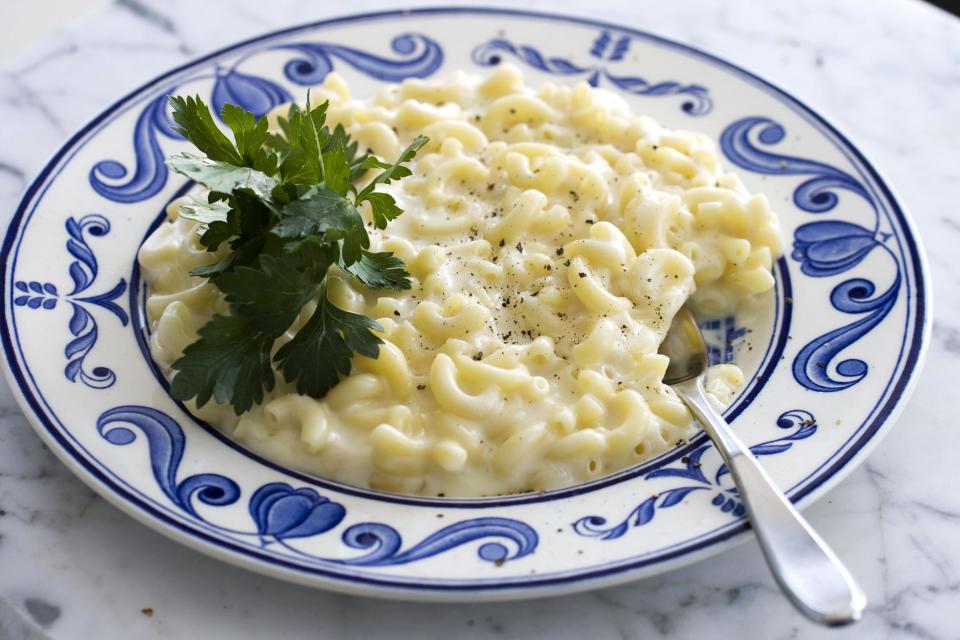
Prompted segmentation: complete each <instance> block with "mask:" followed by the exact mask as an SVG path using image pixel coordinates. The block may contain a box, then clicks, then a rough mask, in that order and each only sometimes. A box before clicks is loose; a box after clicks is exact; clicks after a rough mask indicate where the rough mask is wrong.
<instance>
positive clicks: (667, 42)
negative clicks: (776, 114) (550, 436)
mask: <svg viewBox="0 0 960 640" xmlns="http://www.w3.org/2000/svg"><path fill="white" fill-rule="evenodd" d="M437 14H439V15H456V14H484V15H494V16H496V15H503V16H510V17H521V18H533V19H538V20H545V21H559V22H565V23H572V24H574V25H579V26H584V25H585V26H592V27H599V28H603V29H610V30H614V31H618V32H622V33H625V34H629V35H631V36H634V37H638V38H641V39H644V40H647V41H653V42H655V43H657V44H659V45H662V46H666V47H668V48H671V49H678V50H681V51H683V52H685V53H688V54H692V55H693V56H695V57H697V58H699V59H701V60H705V61H707V62H710V63H712V64H714V65H717V66H719V67H721V68H724V69H725V70H727V71H730V72H732V73H733V74H734V75H738V76H740V77H742V78H743V79H744V80H745V81H748V82H751V83H753V84H756V85H759V87H760V88H761V89H762V90H764V91H765V92H768V93H772V94H774V95H775V96H776V97H778V98H779V99H780V100H781V101H782V102H783V103H785V104H786V105H787V106H789V107H793V110H794V111H799V113H800V115H802V116H804V117H805V118H807V119H808V120H812V121H813V123H814V124H815V125H816V126H817V128H820V129H823V130H826V132H828V133H829V134H831V135H832V136H834V137H835V138H836V142H838V143H839V144H840V145H841V146H842V148H843V149H845V150H847V151H848V152H850V153H851V154H852V156H853V157H854V159H855V160H856V162H857V163H859V164H860V165H861V167H862V169H864V170H865V171H866V174H867V176H868V177H869V178H870V179H871V180H872V181H873V182H874V184H875V186H876V187H877V188H878V190H879V191H880V193H881V194H882V195H883V197H884V199H885V200H887V201H888V202H889V203H890V204H891V205H892V209H893V210H892V213H893V214H894V217H895V218H896V219H897V221H898V223H899V224H900V225H901V226H902V228H903V231H904V232H905V233H904V240H905V241H906V245H907V249H908V251H905V252H904V262H905V264H909V266H910V267H911V270H912V272H913V279H912V282H913V284H915V285H916V292H915V293H914V296H913V297H914V301H913V305H914V306H915V309H916V318H915V319H914V322H913V325H914V326H913V332H912V334H913V335H912V336H909V337H908V338H907V339H906V340H905V341H904V347H905V351H906V352H907V354H906V356H905V358H904V360H903V370H902V371H901V372H900V374H899V376H897V377H893V378H891V379H890V381H889V382H888V383H887V384H888V385H889V386H892V387H893V389H892V390H891V391H890V392H889V397H888V398H887V399H886V401H885V402H882V403H878V404H877V405H875V406H874V408H873V410H872V412H873V413H874V414H875V415H874V416H873V417H872V418H868V419H867V420H865V421H864V422H865V424H868V426H867V427H866V428H863V432H862V433H861V434H860V435H859V436H858V437H857V443H856V445H855V446H851V447H849V448H848V449H847V451H845V452H843V454H842V455H840V456H838V457H837V458H836V459H835V460H833V461H832V462H830V461H829V460H828V463H825V464H824V466H825V467H826V468H825V469H823V470H820V471H819V472H817V475H816V477H815V478H814V479H813V480H812V481H811V482H809V484H807V485H806V486H804V487H802V488H801V489H800V490H798V491H794V492H792V493H791V495H790V499H791V500H792V501H793V502H795V503H796V504H797V505H798V507H801V508H802V507H805V506H807V505H809V504H810V503H812V502H813V501H814V500H816V499H817V498H819V497H821V496H822V495H823V494H824V493H826V492H827V491H829V490H830V489H831V488H833V487H834V486H836V484H838V483H839V482H840V481H842V480H843V479H844V478H845V477H847V476H848V475H849V474H850V473H851V472H852V471H853V470H854V469H855V468H856V467H857V466H858V465H859V464H861V463H862V462H863V460H864V459H865V458H866V457H867V456H868V455H869V454H870V453H871V452H872V451H873V449H874V448H875V447H876V446H877V445H878V444H879V442H880V440H882V438H883V437H885V436H886V434H887V432H889V430H890V428H892V426H893V424H894V423H895V421H896V419H897V418H898V417H899V415H900V414H901V412H902V411H903V409H904V406H905V405H906V403H907V401H908V400H909V398H910V396H911V395H912V392H913V390H914V388H915V386H916V383H917V380H918V379H919V376H920V373H921V371H922V368H923V363H924V361H925V357H926V352H927V350H928V348H929V343H930V334H931V326H932V317H933V313H932V295H931V294H932V291H931V282H930V276H929V264H928V259H927V255H926V252H925V250H924V247H923V242H922V238H921V237H920V235H919V234H918V230H917V226H916V222H915V221H914V219H913V217H912V216H911V214H910V212H909V210H908V209H907V208H906V207H905V206H904V205H903V204H902V200H901V199H900V198H899V197H898V193H897V192H896V190H895V189H894V187H893V186H892V185H891V184H890V183H889V182H888V181H887V180H885V179H884V176H883V174H882V173H881V172H880V171H879V170H878V169H877V168H876V167H875V166H874V164H873V163H872V162H870V161H869V160H868V159H867V158H866V157H865V156H864V154H863V152H862V151H861V150H860V148H859V147H858V146H856V145H854V144H853V142H852V141H851V140H850V138H849V137H848V136H847V135H846V134H845V133H843V132H842V130H840V129H839V128H838V127H837V126H836V125H834V124H832V123H831V122H830V121H829V120H828V119H827V118H826V117H825V116H823V115H821V112H820V111H817V110H814V109H812V108H811V107H809V106H808V105H807V104H806V103H805V102H803V101H802V100H799V99H798V98H796V97H795V96H794V95H792V94H791V93H789V92H787V91H785V90H783V89H781V88H780V87H778V86H776V85H774V84H772V83H771V82H769V81H767V80H765V79H764V78H762V77H760V76H758V75H756V74H754V73H753V72H751V71H749V70H747V69H744V68H743V67H741V66H740V65H738V64H735V63H732V62H729V61H727V60H725V59H723V58H721V57H719V56H716V55H713V54H711V53H709V52H707V51H704V50H703V49H701V48H700V47H698V46H693V45H688V44H685V43H683V42H679V41H676V40H673V39H670V38H666V37H663V36H660V35H657V34H655V33H651V32H649V31H646V30H645V29H640V28H634V27H631V26H625V25H618V24H613V23H610V22H606V21H603V20H596V19H592V18H585V17H581V16H577V15H573V14H567V13H563V12H549V11H530V10H520V9H511V8H505V7H478V6H436V7H421V8H415V9H396V10H385V11H373V12H363V13H352V14H348V15H341V16H336V17H332V18H327V19H324V20H317V21H312V22H308V23H303V24H298V25H294V26H291V27H286V28H282V29H278V30H274V31H269V32H266V33H262V34H259V35H256V36H253V37H251V38H247V39H245V40H242V41H239V42H235V43H232V44H229V45H226V46H224V47H221V48H218V49H216V50H214V51H211V52H209V53H207V54H204V55H202V56H198V57H196V58H192V59H190V60H189V61H187V62H185V63H183V64H181V65H178V66H176V67H174V68H172V69H170V70H168V71H166V72H164V73H162V74H159V75H157V76H154V77H152V78H151V79H150V80H148V81H147V82H145V83H143V84H142V85H140V86H138V87H137V88H135V89H133V90H132V91H130V92H128V93H126V94H125V95H123V96H122V97H120V98H119V99H117V100H115V101H114V102H113V103H112V104H110V105H109V106H108V107H106V108H104V109H103V110H101V111H100V112H99V113H98V114H97V115H96V116H94V117H93V118H92V119H91V120H89V121H88V122H87V123H86V124H85V125H84V126H82V127H81V128H80V129H79V130H78V131H77V132H76V133H74V134H73V135H72V136H70V137H69V138H68V139H67V140H66V142H64V143H63V144H62V145H61V146H60V147H59V148H58V149H57V150H56V151H55V152H54V153H53V154H52V155H51V156H50V157H49V159H48V160H47V161H46V162H45V163H44V164H43V167H42V169H41V170H40V171H39V172H38V174H37V176H36V177H35V178H34V180H32V181H31V183H30V184H29V185H28V186H27V188H26V189H25V190H24V192H23V194H22V195H21V197H20V199H19V203H18V204H17V207H16V209H15V211H14V213H13V215H12V216H11V218H10V222H9V224H8V226H7V229H6V232H5V234H4V240H3V244H2V249H0V259H2V260H3V262H4V264H6V258H7V257H8V255H9V254H10V251H11V248H12V246H13V244H14V243H15V240H16V236H17V235H18V234H17V232H18V231H19V230H20V228H21V227H20V223H21V222H22V218H23V215H24V213H25V211H26V209H27V208H28V205H29V204H30V203H31V202H32V201H33V199H34V197H35V196H36V195H37V191H38V189H40V187H42V186H43V184H44V182H45V181H46V180H47V178H48V177H50V173H51V171H52V170H53V169H54V168H55V165H57V164H58V163H59V162H60V161H61V160H62V159H63V157H64V156H65V155H66V154H67V153H68V152H69V151H70V150H71V149H72V148H73V147H74V146H75V145H76V144H77V143H78V142H79V141H80V140H82V139H83V138H84V137H85V136H87V135H88V134H89V133H91V132H92V131H93V130H95V129H96V128H97V127H98V126H99V125H100V124H101V123H102V122H103V121H104V120H105V119H106V118H108V117H109V116H110V115H112V114H113V113H114V112H115V111H116V110H117V109H119V108H122V107H123V106H124V104H125V103H127V102H129V101H130V100H131V99H133V98H135V97H136V96H138V95H139V94H141V93H144V92H147V91H149V90H150V89H152V88H155V87H156V85H158V84H160V83H162V82H164V81H165V80H167V79H169V78H171V77H173V76H175V75H177V74H179V73H182V72H184V71H187V70H189V69H191V68H195V67H197V66H199V65H202V64H203V63H205V62H208V61H209V60H211V59H214V58H217V57H219V56H222V55H224V54H228V53H230V52H234V51H237V50H241V49H243V48H245V47H248V46H250V45H252V44H255V43H258V42H261V41H265V40H269V39H272V38H278V37H282V36H285V35H289V34H292V33H296V32H298V31H311V30H317V29H322V28H324V27H329V26H332V25H338V24H344V23H350V22H363V21H374V20H380V19H390V18H407V17H410V16H416V15H437ZM908 258H910V260H909V261H908V260H907V259H908ZM5 271H6V268H5ZM6 285H7V282H6V278H5V277H4V278H3V279H2V280H0V296H2V295H4V294H5V292H6ZM908 304H909V303H908ZM0 320H2V323H0V334H2V335H0V338H2V342H3V351H4V355H5V357H4V358H3V370H4V372H5V375H6V377H7V382H8V383H9V386H10V388H11V391H12V394H13V396H14V397H15V398H16V400H17V402H18V404H19V405H20V408H21V409H22V410H23V412H24V416H25V417H26V418H27V420H28V422H29V423H30V425H31V427H32V428H33V429H34V431H36V432H37V433H38V434H39V435H40V437H41V439H42V440H43V441H44V443H45V444H47V446H49V447H50V449H51V450H52V451H53V452H54V454H55V455H56V456H57V457H58V458H59V459H60V460H61V462H63V463H64V464H65V465H66V466H67V467H68V468H69V469H70V470H71V471H72V472H73V473H74V474H75V475H77V476H78V477H79V478H80V479H81V480H83V481H84V482H85V483H86V484H87V485H88V486H90V487H91V488H93V489H94V490H95V491H96V492H97V493H98V494H99V495H101V496H102V497H104V498H105V499H106V500H107V501H108V502H110V503H111V504H113V505H114V506H117V507H118V508H120V509H121V510H122V511H123V512H125V513H127V514H129V515H131V516H133V517H134V518H135V519H136V520H137V521H139V522H141V523H143V524H146V525H147V526H149V527H150V528H152V529H154V530H155V531H158V532H159V533H162V534H163V535H166V536H167V537H170V538H173V539H175V540H176V541H178V542H180V543H181V544H184V545H185V546H187V547H190V548H192V549H196V550H198V551H201V552H203V553H205V554H207V555H210V556H213V557H216V558H218V559H221V560H224V561H227V562H229V563H231V564H234V565H237V566H242V567H244V568H247V569H251V570H254V571H257V572H260V573H266V574H268V575H273V576H275V577H282V578H284V579H287V580H290V581H293V582H297V583H300V584H304V585H308V586H323V587H327V588H332V589H334V590H338V591H342V592H347V593H353V594H359V595H372V596H380V597H390V598H399V599H414V600H461V601H462V600H466V599H467V598H468V597H469V598H470V599H472V600H476V599H478V597H479V598H480V599H485V600H498V599H505V598H507V597H509V598H517V597H526V598H533V597H541V596H546V595H553V594H561V593H570V592H575V591H581V590H586V589H590V588H596V587H599V586H606V585H612V584H619V583H623V582H628V581H632V580H636V579H639V578H641V577H644V576H646V575H651V574H653V573H659V572H662V571H666V570H669V569H673V568H677V567H680V566H684V565H687V564H690V563H692V562H695V561H697V560H699V559H701V558H703V557H707V556H710V555H714V554H716V553H719V552H721V551H723V550H726V549H728V548H730V547H732V546H733V545H735V544H738V543H740V542H743V541H744V540H746V539H747V537H749V535H750V534H751V531H750V527H749V524H748V523H747V522H746V521H735V522H733V523H731V524H730V526H727V527H721V530H720V531H719V532H717V531H716V530H715V531H714V532H712V533H711V534H710V535H708V536H706V538H705V539H704V540H698V541H696V542H692V541H685V542H684V545H685V548H682V549H679V550H665V548H661V549H659V550H657V551H656V552H654V555H653V556H652V557H648V558H644V559H634V561H633V562H630V563H628V564H621V565H618V566H616V567H606V568H599V569H597V568H594V569H592V570H591V569H590V568H585V569H583V570H582V571H580V572H578V573H575V574H572V575H571V574H564V575H560V576H557V577H555V578H553V579H550V578H541V579H537V576H536V575H534V576H531V579H530V580H527V581H524V582H513V583H507V584H505V585H503V586H500V587H498V586H497V585H496V584H489V583H487V584H471V583H469V582H464V583H462V584H442V585H436V584H433V585H430V584H425V585H416V584H411V583H409V582H399V581H393V580H391V579H389V577H384V578H380V577H371V576H365V575H355V574H354V575H351V574H349V573H346V572H338V571H328V570H326V569H323V568H318V567H305V566H303V565H297V564H295V563H290V562H285V561H283V560H281V559H278V558H275V557H266V556H260V555H258V554H256V553H251V550H250V549H247V548H240V547H239V546H237V545H235V544H234V543H232V542H231V541H229V540H227V539H224V538H221V537H217V536H215V535H211V534H209V533H207V532H204V531H200V530H197V529H195V528H190V527H188V526H187V525H185V524H183V523H181V522H178V521H177V520H175V519H174V518H171V517H170V516H168V515H166V514H164V513H162V512H161V511H159V510H158V509H156V508H155V507H154V506H153V505H151V504H149V503H148V502H146V501H144V500H142V499H140V498H139V497H137V496H135V495H131V493H130V492H129V491H128V490H127V489H126V488H124V487H123V486H121V485H119V483H117V482H115V481H114V480H112V479H110V478H109V477H104V474H103V472H102V471H101V470H99V469H96V468H95V467H94V466H93V465H91V464H90V462H89V461H87V460H85V459H83V458H82V456H81V455H80V453H79V452H78V451H77V450H76V448H75V447H74V446H73V445H72V444H71V443H69V442H68V441H66V440H64V435H63V434H61V433H59V431H58V430H57V429H56V427H55V426H53V425H52V424H50V423H49V420H48V418H47V416H46V415H45V412H44V411H43V410H42V408H41V407H39V406H38V404H37V400H36V398H34V397H33V394H32V393H30V390H29V387H28V386H25V381H24V380H23V378H22V372H21V371H19V369H20V367H19V366H18V367H17V370H16V371H15V370H14V364H15V363H16V353H15V347H14V345H13V344H12V340H11V336H10V334H9V331H8V330H7V324H8V321H10V318H8V311H7V308H6V305H0ZM908 335H909V334H908ZM476 506H477V508H484V506H486V507H487V508H490V507H491V506H492V505H484V504H483V503H478V504H477V505H476ZM666 549H669V547H667V548H666ZM458 595H459V596H460V597H457V596H458Z"/></svg>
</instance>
